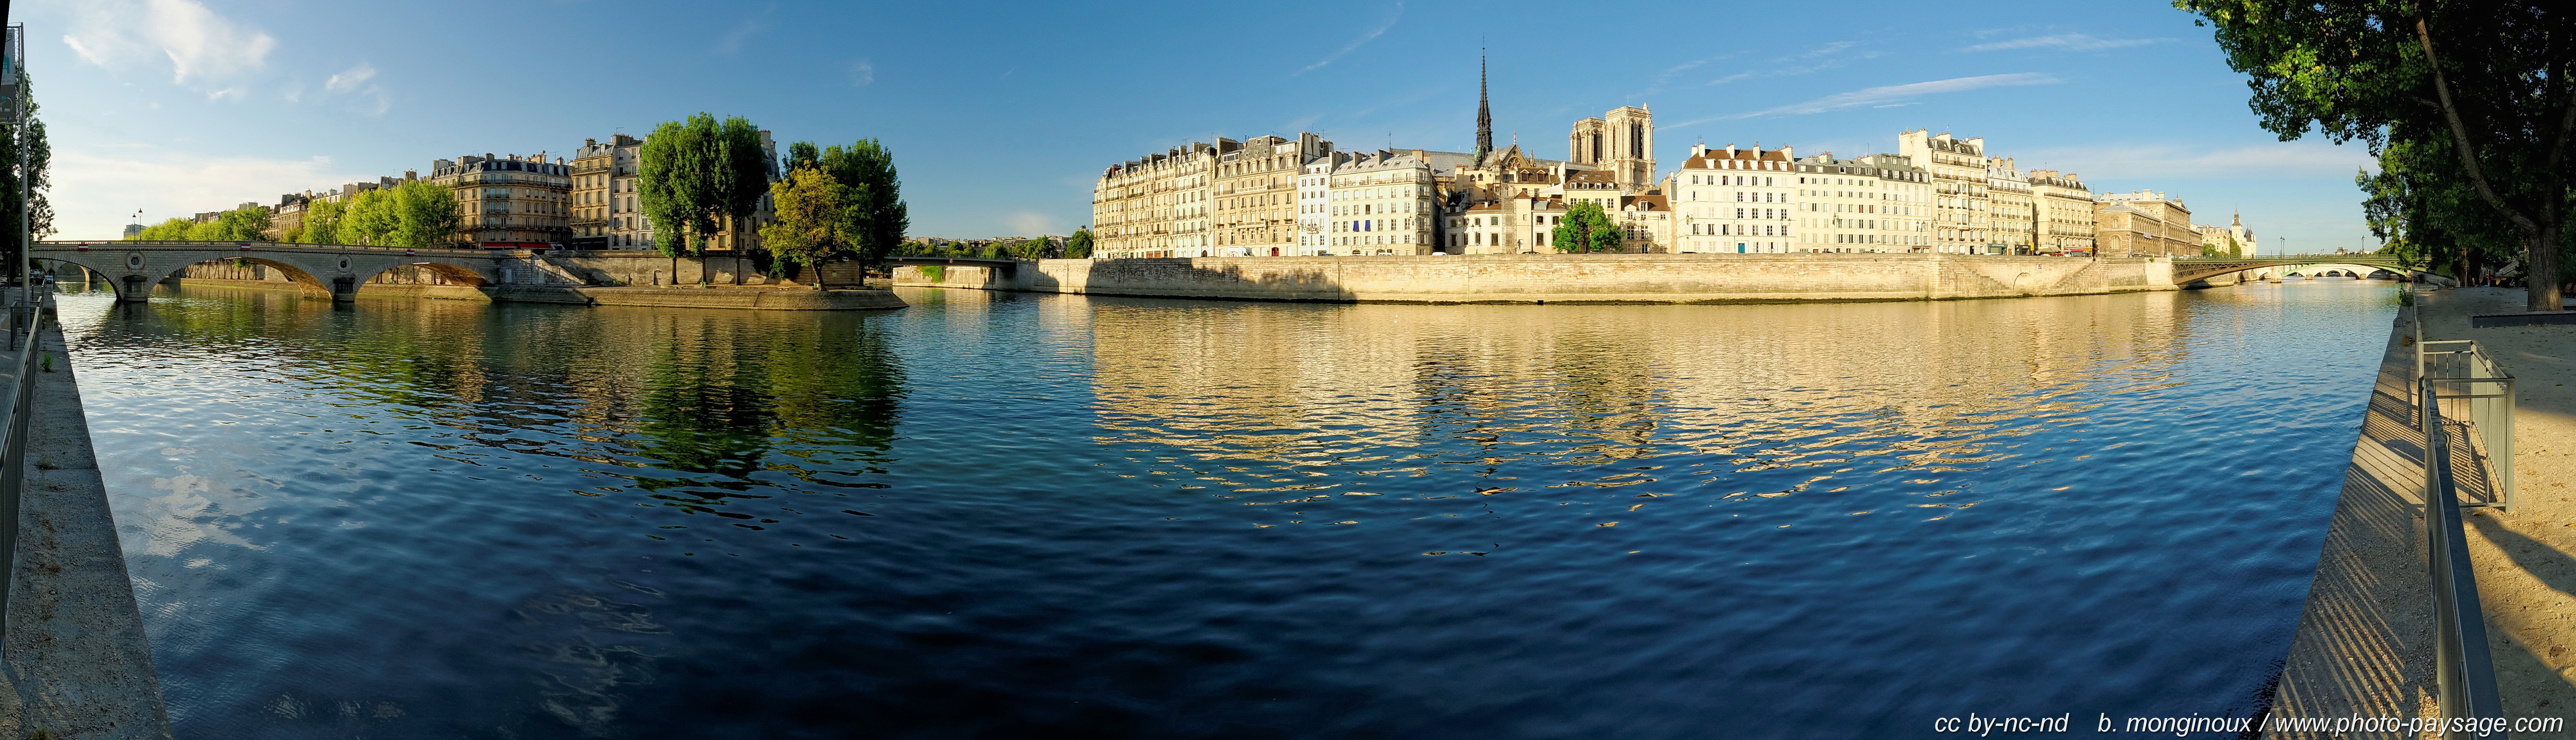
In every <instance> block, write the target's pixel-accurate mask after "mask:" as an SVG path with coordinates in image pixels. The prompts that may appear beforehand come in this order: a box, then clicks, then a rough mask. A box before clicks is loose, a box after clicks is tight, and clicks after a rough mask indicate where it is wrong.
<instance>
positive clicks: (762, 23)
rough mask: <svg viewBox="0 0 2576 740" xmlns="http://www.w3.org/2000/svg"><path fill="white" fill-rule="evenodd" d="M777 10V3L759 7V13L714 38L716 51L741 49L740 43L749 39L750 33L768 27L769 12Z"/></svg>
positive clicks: (728, 52) (728, 51) (730, 51)
mask: <svg viewBox="0 0 2576 740" xmlns="http://www.w3.org/2000/svg"><path fill="white" fill-rule="evenodd" d="M777 10H778V6H777V5H770V6H769V7H765V8H761V9H760V12H759V13H755V14H753V15H752V16H751V17H749V18H745V19H743V20H742V23H739V24H736V25H735V26H734V27H733V30H731V31H726V32H725V35H723V36H721V37H718V38H717V39H716V53H718V54H731V53H734V52H736V51H740V50H741V49H742V43H743V42H745V41H750V40H751V36H752V34H756V33H760V32H761V31H762V30H763V29H766V28H769V14H770V13H773V12H777Z"/></svg>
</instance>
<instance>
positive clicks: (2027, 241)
mask: <svg viewBox="0 0 2576 740" xmlns="http://www.w3.org/2000/svg"><path fill="white" fill-rule="evenodd" d="M1986 203H1987V208H1988V209H1989V210H1988V211H1987V218H1986V243H1987V245H1988V247H1989V250H1988V251H1989V252H1994V253H1999V254H2038V253H2039V222H2038V218H2039V215H2038V210H2037V208H2035V207H2034V206H2033V205H2032V204H2031V192H2030V175H2028V174H2026V173H2024V172H2022V171H2021V169H2020V168H2018V167H2015V166H2014V165H2013V158H2011V157H1988V158H1987V159H1986ZM1993 247H2001V250H2000V251H1999V252H1998V251H1996V250H1994V249H1992V248H1993Z"/></svg>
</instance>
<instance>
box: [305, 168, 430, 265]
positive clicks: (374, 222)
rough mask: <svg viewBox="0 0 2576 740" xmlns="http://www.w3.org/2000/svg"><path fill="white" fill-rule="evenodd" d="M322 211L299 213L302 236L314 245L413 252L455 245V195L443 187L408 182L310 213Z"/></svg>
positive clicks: (366, 193)
mask: <svg viewBox="0 0 2576 740" xmlns="http://www.w3.org/2000/svg"><path fill="white" fill-rule="evenodd" d="M322 205H323V204H322V203H319V202H316V203H314V204H312V205H310V206H307V207H306V208H305V216H304V234H303V236H304V237H305V238H308V239H314V240H316V241H314V242H313V243H316V244H375V245H383V246H394V247H411V248H415V249H418V248H432V247H444V246H448V245H451V244H454V243H456V227H457V223H458V219H459V216H458V214H457V212H456V191H455V190H454V189H451V188H449V187H447V186H445V185H438V184H434V183H429V182H424V181H419V180H413V181H410V182H405V183H403V184H401V185H398V186H395V187H394V188H393V189H391V190H367V191H362V192H360V193H358V194H357V196H356V197H353V198H350V199H348V201H347V203H346V204H331V205H335V206H341V207H340V208H337V209H330V208H316V207H315V206H322ZM317 215H322V216H326V218H323V219H319V220H317V219H316V218H315V217H316V216H317ZM323 237H330V238H331V239H330V240H323Z"/></svg>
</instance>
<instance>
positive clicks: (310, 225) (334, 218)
mask: <svg viewBox="0 0 2576 740" xmlns="http://www.w3.org/2000/svg"><path fill="white" fill-rule="evenodd" d="M348 212H349V206H348V204H346V203H342V202H340V201H336V200H335V201H320V200H317V201H312V202H309V203H306V204H304V226H303V227H302V228H301V229H300V230H299V232H298V233H297V234H296V235H295V240H294V241H296V242H298V243H302V244H339V243H341V242H340V221H341V217H342V216H345V215H347V213H348Z"/></svg>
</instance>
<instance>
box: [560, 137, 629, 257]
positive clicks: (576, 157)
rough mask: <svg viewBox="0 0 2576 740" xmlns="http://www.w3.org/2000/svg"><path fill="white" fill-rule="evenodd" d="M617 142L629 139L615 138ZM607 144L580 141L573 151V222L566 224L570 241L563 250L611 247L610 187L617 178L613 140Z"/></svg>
mask: <svg viewBox="0 0 2576 740" xmlns="http://www.w3.org/2000/svg"><path fill="white" fill-rule="evenodd" d="M617 138H631V137H627V136H626V135H625V134H618V135H617ZM609 142H610V143H607V144H602V143H599V140H598V139H583V140H581V148H580V149H576V150H573V158H572V219H571V220H570V222H569V223H568V224H567V225H568V226H570V227H571V229H572V237H571V238H570V239H569V240H567V241H566V242H565V246H569V247H572V248H574V249H608V248H610V246H611V245H612V239H613V238H612V236H611V234H610V225H611V224H613V223H615V222H614V221H611V220H610V213H611V211H610V209H611V203H612V202H613V201H612V199H611V197H610V195H609V193H610V191H609V187H610V184H611V183H612V182H613V180H614V178H615V177H616V174H615V173H616V170H617V168H616V165H615V162H616V146H617V145H616V138H612V139H610V140H609Z"/></svg>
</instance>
